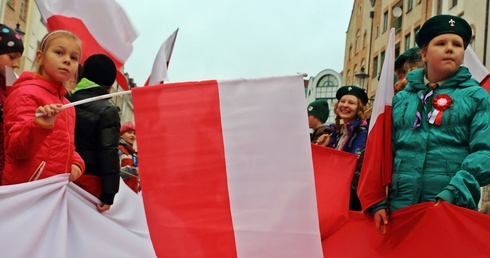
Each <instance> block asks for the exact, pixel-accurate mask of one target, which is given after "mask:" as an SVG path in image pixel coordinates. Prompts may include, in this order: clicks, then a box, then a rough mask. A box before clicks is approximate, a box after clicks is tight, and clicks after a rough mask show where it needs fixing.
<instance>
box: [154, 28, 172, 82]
mask: <svg viewBox="0 0 490 258" xmlns="http://www.w3.org/2000/svg"><path fill="white" fill-rule="evenodd" d="M178 32H179V29H178V28H177V29H176V30H175V31H174V32H173V33H172V34H171V35H170V36H169V37H168V38H167V39H166V40H165V41H164V42H163V44H162V46H161V47H160V50H158V54H157V56H156V58H155V61H154V62H153V68H152V70H151V75H150V78H148V80H149V82H148V83H147V85H156V84H162V83H164V82H168V65H169V64H170V58H171V57H172V52H173V51H174V45H175V40H176V39H177V33H178Z"/></svg>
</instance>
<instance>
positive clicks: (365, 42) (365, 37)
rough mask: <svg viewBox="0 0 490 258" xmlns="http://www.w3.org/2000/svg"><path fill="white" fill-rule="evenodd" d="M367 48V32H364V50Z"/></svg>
mask: <svg viewBox="0 0 490 258" xmlns="http://www.w3.org/2000/svg"><path fill="white" fill-rule="evenodd" d="M366 46H367V31H364V36H363V39H362V48H365V47H366Z"/></svg>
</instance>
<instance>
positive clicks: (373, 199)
mask: <svg viewBox="0 0 490 258" xmlns="http://www.w3.org/2000/svg"><path fill="white" fill-rule="evenodd" d="M394 66H395V30H394V29H393V28H392V29H391V30H390V34H389V37H388V45H387V49H386V57H385V60H384V62H383V68H382V70H381V76H380V80H379V84H378V89H377V90H376V100H375V101H374V104H373V112H372V115H371V122H370V124H369V132H368V137H367V142H366V151H365V153H364V162H363V164H362V169H361V176H360V178H359V186H358V189H357V192H358V195H359V200H360V201H361V205H362V208H363V209H366V208H369V207H371V206H372V205H374V204H376V203H378V202H379V201H381V200H383V199H385V198H386V187H388V185H389V184H390V182H391V173H392V165H393V154H392V149H391V121H392V118H391V108H392V99H393V94H394V91H393V71H394Z"/></svg>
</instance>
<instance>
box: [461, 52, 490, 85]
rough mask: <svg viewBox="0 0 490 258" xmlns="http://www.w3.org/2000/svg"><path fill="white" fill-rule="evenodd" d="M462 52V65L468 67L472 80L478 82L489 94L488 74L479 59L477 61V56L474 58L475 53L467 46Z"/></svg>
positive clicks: (489, 73) (489, 76)
mask: <svg viewBox="0 0 490 258" xmlns="http://www.w3.org/2000/svg"><path fill="white" fill-rule="evenodd" d="M464 52H465V53H464V62H463V65H464V66H466V67H468V69H469V70H470V72H471V75H472V76H473V78H475V80H477V81H479V82H480V85H481V86H482V87H483V88H484V89H486V90H487V91H488V92H490V72H489V71H488V69H487V68H486V67H485V66H484V65H483V64H482V63H481V62H480V59H478V56H476V53H475V51H473V49H472V48H471V46H468V47H467V48H466V50H465V51H464Z"/></svg>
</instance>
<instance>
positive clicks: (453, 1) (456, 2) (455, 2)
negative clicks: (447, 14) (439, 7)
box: [449, 0, 458, 9]
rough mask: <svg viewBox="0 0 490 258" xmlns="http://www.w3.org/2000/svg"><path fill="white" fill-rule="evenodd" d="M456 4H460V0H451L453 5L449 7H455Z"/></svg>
mask: <svg viewBox="0 0 490 258" xmlns="http://www.w3.org/2000/svg"><path fill="white" fill-rule="evenodd" d="M456 5H458V0H451V6H450V7H449V9H451V8H453V7H455V6H456Z"/></svg>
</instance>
